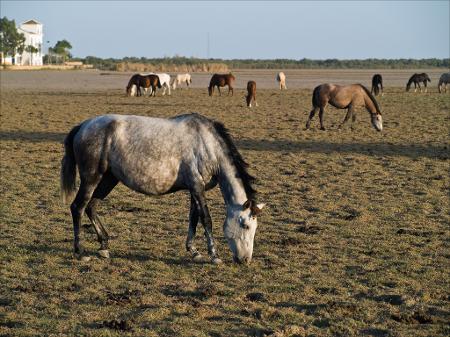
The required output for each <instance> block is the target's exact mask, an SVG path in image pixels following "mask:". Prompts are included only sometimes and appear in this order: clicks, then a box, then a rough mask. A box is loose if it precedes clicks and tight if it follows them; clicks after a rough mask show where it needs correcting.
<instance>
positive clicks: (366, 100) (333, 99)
mask: <svg viewBox="0 0 450 337" xmlns="http://www.w3.org/2000/svg"><path fill="white" fill-rule="evenodd" d="M312 104H313V109H312V110H311V112H310V114H309V119H308V121H307V122H306V129H309V125H310V123H311V119H312V118H313V117H314V115H315V114H316V112H317V111H318V110H319V118H320V129H321V130H325V127H324V126H323V113H324V110H325V107H326V106H327V104H331V105H332V106H334V107H335V108H338V109H347V114H346V115H345V118H344V120H343V122H342V123H341V125H340V126H339V128H341V127H342V126H343V125H344V123H346V122H347V121H348V119H349V118H350V117H352V127H353V122H354V121H355V119H356V115H355V112H354V110H355V108H356V107H359V106H364V107H365V108H366V109H367V111H369V113H370V116H371V122H372V125H373V127H374V128H375V129H376V130H377V131H381V130H383V119H382V117H381V111H380V107H379V106H378V103H377V101H376V99H375V97H373V95H372V94H371V93H370V91H369V90H368V89H367V88H366V87H365V86H363V85H362V84H351V85H344V86H340V85H335V84H329V83H326V84H321V85H319V86H317V87H316V88H315V89H314V92H313V97H312Z"/></svg>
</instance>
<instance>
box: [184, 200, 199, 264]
mask: <svg viewBox="0 0 450 337" xmlns="http://www.w3.org/2000/svg"><path fill="white" fill-rule="evenodd" d="M198 219H199V218H198V209H197V204H196V202H195V199H194V197H193V196H192V194H191V209H190V211H189V229H188V235H187V238H186V250H187V251H188V252H189V253H191V255H192V258H193V259H194V260H197V259H199V258H201V255H200V253H199V252H198V251H197V248H195V246H194V240H195V235H196V233H197V225H198Z"/></svg>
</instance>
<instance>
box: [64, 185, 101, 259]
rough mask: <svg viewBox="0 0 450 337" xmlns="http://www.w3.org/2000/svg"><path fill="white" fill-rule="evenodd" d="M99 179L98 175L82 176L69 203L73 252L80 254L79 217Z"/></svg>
mask: <svg viewBox="0 0 450 337" xmlns="http://www.w3.org/2000/svg"><path fill="white" fill-rule="evenodd" d="M99 181H100V176H97V177H94V178H91V179H89V180H87V179H84V178H82V179H81V183H80V189H79V190H78V193H77V195H76V197H75V200H74V201H73V202H72V204H71V205H70V211H71V213H72V220H73V234H74V241H73V245H74V252H75V254H76V255H78V256H80V255H81V254H82V249H81V246H80V226H81V217H82V215H83V213H84V210H85V208H86V206H87V205H88V203H89V201H90V200H91V197H92V194H93V193H94V190H95V188H96V187H97V184H98V182H99Z"/></svg>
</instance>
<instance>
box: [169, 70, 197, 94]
mask: <svg viewBox="0 0 450 337" xmlns="http://www.w3.org/2000/svg"><path fill="white" fill-rule="evenodd" d="M182 83H186V85H187V86H188V87H189V84H191V83H192V78H191V75H190V74H187V73H186V74H178V75H177V77H175V78H174V80H173V83H172V89H174V90H175V89H176V87H177V85H180V84H182Z"/></svg>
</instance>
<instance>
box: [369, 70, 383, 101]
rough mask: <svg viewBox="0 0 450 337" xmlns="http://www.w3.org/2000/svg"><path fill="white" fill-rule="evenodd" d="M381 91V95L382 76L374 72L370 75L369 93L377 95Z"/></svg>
mask: <svg viewBox="0 0 450 337" xmlns="http://www.w3.org/2000/svg"><path fill="white" fill-rule="evenodd" d="M380 91H381V96H383V78H382V77H381V75H380V74H375V75H373V77H372V90H370V92H371V93H373V94H375V96H377V95H378V94H379V93H380Z"/></svg>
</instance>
